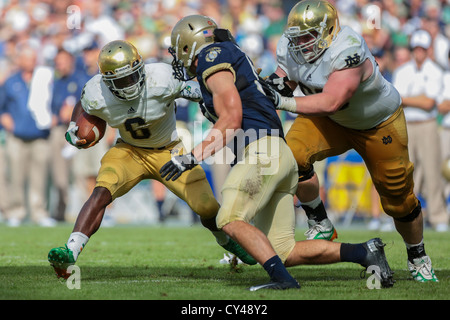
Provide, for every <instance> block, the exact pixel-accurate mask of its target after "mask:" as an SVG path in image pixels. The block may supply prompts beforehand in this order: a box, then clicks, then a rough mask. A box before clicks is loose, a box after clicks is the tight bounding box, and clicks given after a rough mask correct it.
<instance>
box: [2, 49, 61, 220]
mask: <svg viewBox="0 0 450 320" xmlns="http://www.w3.org/2000/svg"><path fill="white" fill-rule="evenodd" d="M16 58H17V60H16V61H15V64H16V65H17V67H18V68H19V70H18V72H17V73H15V74H13V75H12V76H10V77H9V78H8V79H7V80H6V82H5V83H4V85H3V87H2V90H3V91H4V92H3V94H1V95H0V96H1V98H2V100H1V101H0V109H1V110H2V115H1V123H2V125H3V127H4V128H5V129H6V130H7V131H8V132H9V133H10V134H9V135H8V140H7V144H6V148H7V156H8V159H9V165H10V170H11V171H10V177H11V183H10V193H9V202H10V203H9V207H8V208H7V209H6V216H7V223H8V225H9V226H18V225H20V224H21V223H22V221H23V220H24V219H25V217H26V215H27V205H28V209H29V211H30V213H31V219H32V221H33V222H34V223H37V224H39V225H41V226H54V225H55V220H53V219H52V218H50V216H49V213H48V211H47V181H48V160H49V151H50V149H49V147H50V144H49V142H48V137H49V134H50V130H49V128H50V125H51V112H50V103H51V96H52V91H51V88H52V85H53V70H51V69H50V68H47V67H36V63H37V52H36V50H35V49H34V48H32V47H30V46H28V45H27V44H21V45H20V46H19V47H18V48H17V54H16ZM26 184H27V186H28V188H26V187H25V186H26ZM26 191H28V192H26Z"/></svg>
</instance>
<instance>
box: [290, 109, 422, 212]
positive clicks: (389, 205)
mask: <svg viewBox="0 0 450 320" xmlns="http://www.w3.org/2000/svg"><path fill="white" fill-rule="evenodd" d="M286 141H287V143H288V145H289V147H290V148H291V150H292V152H293V153H294V156H295V159H296V161H297V165H298V168H299V172H300V173H301V172H305V171H307V170H309V169H311V165H312V164H313V163H314V162H315V161H320V160H323V159H325V158H328V157H331V156H336V155H339V154H342V153H344V152H346V151H348V150H350V149H355V151H356V152H358V153H359V154H360V155H361V157H362V158H363V160H364V162H365V164H366V166H367V169H368V171H369V173H370V176H371V178H372V181H373V184H374V186H375V188H376V189H377V191H378V193H379V195H380V198H381V204H382V206H383V209H384V212H386V213H387V214H388V215H390V216H392V217H393V218H402V217H405V216H407V215H409V214H410V213H411V212H412V211H413V210H414V209H415V208H416V207H417V205H418V200H417V198H416V196H415V195H414V193H413V188H414V181H413V170H414V166H413V164H412V162H411V161H410V159H409V153H408V135H407V131H406V122H405V116H404V113H403V109H402V108H399V109H398V110H397V111H396V112H395V113H394V114H393V115H392V116H391V117H390V118H389V119H387V120H386V121H384V122H382V123H381V124H379V125H378V126H377V127H375V128H373V129H369V130H354V129H349V128H345V127H342V126H340V125H339V124H337V123H335V122H334V121H332V120H331V119H329V118H328V117H304V116H298V117H297V118H296V119H295V121H294V124H293V125H292V127H291V128H290V130H289V132H288V133H287V135H286Z"/></svg>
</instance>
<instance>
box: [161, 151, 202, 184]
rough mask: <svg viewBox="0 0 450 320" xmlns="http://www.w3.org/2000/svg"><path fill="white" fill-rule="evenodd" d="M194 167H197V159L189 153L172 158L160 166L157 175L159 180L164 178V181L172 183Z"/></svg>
mask: <svg viewBox="0 0 450 320" xmlns="http://www.w3.org/2000/svg"><path fill="white" fill-rule="evenodd" d="M196 165H198V161H197V159H195V157H194V155H193V154H192V152H191V153H188V154H183V155H177V156H173V157H172V159H171V160H170V161H168V162H167V163H166V164H165V165H163V166H162V168H161V170H159V173H160V174H161V178H164V177H166V181H169V180H170V179H172V181H175V180H177V179H178V178H179V177H180V176H181V174H182V173H183V172H185V171H187V170H191V169H192V168H194V167H195V166H196Z"/></svg>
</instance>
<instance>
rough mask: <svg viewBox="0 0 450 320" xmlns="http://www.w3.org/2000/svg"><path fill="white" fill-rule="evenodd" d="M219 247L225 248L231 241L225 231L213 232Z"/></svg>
mask: <svg viewBox="0 0 450 320" xmlns="http://www.w3.org/2000/svg"><path fill="white" fill-rule="evenodd" d="M211 232H212V234H213V235H214V237H216V241H217V243H218V244H219V245H221V246H223V245H226V244H227V243H228V241H230V237H228V235H227V234H226V233H225V232H223V231H211Z"/></svg>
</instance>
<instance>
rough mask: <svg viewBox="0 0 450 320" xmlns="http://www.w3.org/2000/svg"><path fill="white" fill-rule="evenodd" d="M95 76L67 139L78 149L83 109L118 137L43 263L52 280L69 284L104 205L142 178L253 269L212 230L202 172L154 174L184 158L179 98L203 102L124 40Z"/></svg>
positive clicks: (194, 89)
mask: <svg viewBox="0 0 450 320" xmlns="http://www.w3.org/2000/svg"><path fill="white" fill-rule="evenodd" d="M98 65H99V69H100V74H98V75H95V76H94V77H93V78H91V79H90V80H89V81H88V82H87V83H86V85H85V87H84V90H83V93H82V96H81V99H80V101H79V102H78V103H77V105H76V106H75V109H74V111H73V114H72V122H71V123H70V125H69V128H68V130H67V133H66V140H67V141H68V142H69V143H70V144H72V145H74V146H76V147H79V148H80V147H83V146H84V144H85V143H86V141H85V140H84V139H79V138H78V137H77V130H78V127H77V126H76V119H77V117H78V116H79V114H81V113H82V112H83V111H84V112H86V113H88V114H91V115H94V116H97V117H99V118H101V119H103V120H105V121H106V122H107V123H108V125H109V126H111V127H113V128H117V129H118V131H119V134H120V138H119V139H118V141H117V143H116V144H115V145H114V146H113V147H112V148H111V149H110V150H109V151H108V152H107V153H106V154H105V155H104V156H103V158H102V161H101V167H100V169H99V172H98V175H97V182H96V186H95V189H94V190H93V192H92V194H91V196H90V197H89V199H88V200H87V201H86V203H85V204H84V206H83V207H82V209H81V211H80V213H79V215H78V218H77V221H76V223H75V226H74V229H73V232H72V234H71V235H70V237H69V239H68V241H67V244H66V246H65V247H58V248H53V249H52V250H50V252H49V255H48V260H49V262H50V264H51V265H52V266H53V268H54V269H55V271H56V273H57V276H58V277H63V278H67V277H68V276H70V274H69V273H67V268H68V267H69V266H70V265H73V264H74V263H75V262H76V260H77V258H78V255H79V254H80V252H81V250H82V249H83V248H84V246H85V245H86V243H87V242H88V240H89V238H90V237H91V236H92V235H93V234H94V233H95V232H96V231H97V230H98V228H99V227H100V224H101V222H102V219H103V215H104V213H105V209H106V207H107V206H108V205H109V204H110V203H111V202H112V201H114V199H116V198H117V197H120V196H122V195H124V194H126V193H127V192H128V191H130V190H131V189H132V188H133V187H134V186H135V185H136V184H138V183H139V182H140V181H142V180H144V179H154V180H158V181H161V182H162V183H163V184H164V185H165V186H166V187H167V188H168V189H169V190H171V191H172V192H173V193H174V194H175V195H177V196H178V197H179V198H181V199H182V200H184V201H185V202H186V203H187V204H188V205H189V206H190V207H191V209H192V210H193V211H194V212H196V213H197V214H198V215H199V216H200V220H201V222H202V224H203V225H204V226H205V227H206V228H208V229H209V230H211V232H212V233H213V235H214V236H215V237H216V240H217V242H218V243H219V244H220V245H221V246H222V247H223V248H225V249H226V250H228V251H231V252H232V253H234V254H235V255H237V256H238V257H239V258H240V259H241V260H242V261H243V262H246V263H248V264H256V261H255V260H254V259H253V258H252V257H251V256H249V255H248V254H247V253H246V252H245V251H244V250H243V249H242V248H241V247H240V246H239V245H238V244H237V243H236V242H234V241H233V240H232V239H231V238H229V237H228V236H227V235H226V234H225V233H224V232H223V231H220V230H218V229H217V227H216V221H215V220H216V215H217V212H218V210H219V204H218V203H217V201H216V199H215V198H214V195H213V192H212V190H211V187H210V185H209V182H208V180H207V179H206V175H205V172H204V171H203V169H202V167H201V166H193V167H192V168H190V170H189V171H188V172H187V174H185V175H183V176H182V177H180V178H179V179H177V180H176V181H173V180H168V181H167V180H165V179H162V178H161V176H160V174H159V171H160V169H161V167H162V166H163V165H164V164H165V163H166V162H168V161H169V160H170V159H171V157H172V155H173V154H177V153H180V154H182V153H184V152H186V151H185V150H184V147H183V144H182V142H181V141H180V139H179V137H178V135H177V133H176V119H175V111H176V104H175V100H176V99H177V98H180V97H182V98H186V99H189V100H193V101H199V100H201V98H202V96H201V92H200V89H199V87H198V84H197V83H196V82H193V81H188V82H185V81H180V80H177V79H175V78H174V77H173V74H172V73H173V71H172V67H171V66H170V65H168V64H164V63H153V64H144V61H143V59H142V57H141V55H140V54H139V52H138V51H137V49H136V48H135V47H134V46H133V45H132V44H131V43H129V42H127V41H122V40H118V41H112V42H110V43H108V44H106V45H105V47H103V48H102V50H101V51H100V54H99V58H98Z"/></svg>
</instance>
